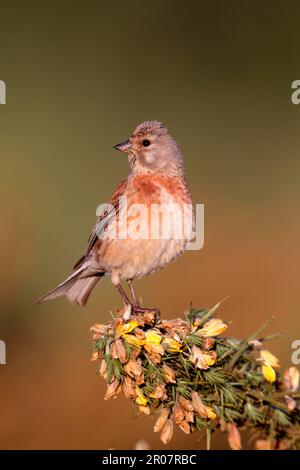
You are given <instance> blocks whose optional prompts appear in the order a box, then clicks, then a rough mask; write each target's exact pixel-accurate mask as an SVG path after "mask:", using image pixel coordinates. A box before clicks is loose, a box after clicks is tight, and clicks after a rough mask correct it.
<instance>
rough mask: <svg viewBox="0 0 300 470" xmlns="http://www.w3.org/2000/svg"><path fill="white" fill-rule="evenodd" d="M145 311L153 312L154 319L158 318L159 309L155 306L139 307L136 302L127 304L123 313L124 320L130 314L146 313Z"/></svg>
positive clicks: (127, 318)
mask: <svg viewBox="0 0 300 470" xmlns="http://www.w3.org/2000/svg"><path fill="white" fill-rule="evenodd" d="M146 313H154V314H155V316H156V319H157V320H159V319H160V309H159V308H157V307H141V306H140V305H137V304H131V303H130V304H127V305H126V307H125V310H124V313H123V317H124V319H125V320H129V318H130V316H131V315H134V314H146Z"/></svg>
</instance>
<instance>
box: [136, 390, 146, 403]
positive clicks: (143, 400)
mask: <svg viewBox="0 0 300 470" xmlns="http://www.w3.org/2000/svg"><path fill="white" fill-rule="evenodd" d="M135 391H136V395H137V397H136V399H135V401H136V403H137V404H138V405H140V406H146V405H147V398H145V397H144V395H143V393H142V392H141V390H140V389H139V387H136V389H135Z"/></svg>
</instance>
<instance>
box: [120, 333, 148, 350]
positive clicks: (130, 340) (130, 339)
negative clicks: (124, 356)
mask: <svg viewBox="0 0 300 470" xmlns="http://www.w3.org/2000/svg"><path fill="white" fill-rule="evenodd" d="M123 338H124V339H125V341H126V342H127V343H129V344H133V345H134V346H138V347H139V346H143V344H144V343H145V340H144V339H139V338H137V337H136V336H135V335H123Z"/></svg>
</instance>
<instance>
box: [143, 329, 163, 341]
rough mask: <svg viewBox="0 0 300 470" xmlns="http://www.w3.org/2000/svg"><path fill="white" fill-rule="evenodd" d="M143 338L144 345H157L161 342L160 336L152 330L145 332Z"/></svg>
mask: <svg viewBox="0 0 300 470" xmlns="http://www.w3.org/2000/svg"><path fill="white" fill-rule="evenodd" d="M145 336H146V344H147V343H148V344H149V343H150V344H155V345H159V344H160V342H161V336H160V334H158V333H156V332H155V331H154V330H149V331H146V333H145Z"/></svg>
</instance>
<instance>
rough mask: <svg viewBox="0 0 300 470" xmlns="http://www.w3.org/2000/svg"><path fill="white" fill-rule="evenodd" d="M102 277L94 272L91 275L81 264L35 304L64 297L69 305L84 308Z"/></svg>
mask: <svg viewBox="0 0 300 470" xmlns="http://www.w3.org/2000/svg"><path fill="white" fill-rule="evenodd" d="M103 275H104V273H99V272H98V273H95V271H93V273H91V272H90V269H89V266H87V265H86V264H83V265H82V266H80V267H79V268H78V269H77V270H76V271H74V272H73V273H72V274H71V276H69V277H68V278H67V279H66V280H65V281H64V282H62V283H61V284H59V285H58V286H57V287H56V288H55V289H53V290H51V291H50V292H47V293H46V294H45V295H43V296H42V297H40V298H39V299H38V300H37V301H36V302H35V303H36V304H40V303H42V302H47V301H48V300H52V299H56V298H57V297H61V296H62V295H65V296H66V297H67V298H68V300H69V301H70V302H71V303H73V304H75V305H80V306H84V305H85V304H86V303H87V301H88V298H89V296H90V294H91V292H92V290H93V289H94V287H95V286H96V284H97V283H98V282H99V281H100V279H101V278H102V277H103Z"/></svg>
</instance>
